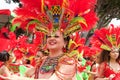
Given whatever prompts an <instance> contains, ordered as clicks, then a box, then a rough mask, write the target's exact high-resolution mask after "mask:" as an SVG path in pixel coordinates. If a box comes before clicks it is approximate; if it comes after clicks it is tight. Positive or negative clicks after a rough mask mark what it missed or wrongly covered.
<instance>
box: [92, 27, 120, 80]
mask: <svg viewBox="0 0 120 80" xmlns="http://www.w3.org/2000/svg"><path fill="white" fill-rule="evenodd" d="M119 35H120V28H119V27H116V28H115V27H114V26H110V27H109V28H102V29H100V30H96V31H95V33H94V36H93V38H92V40H93V42H92V43H93V46H96V47H99V48H100V49H101V50H102V52H101V53H100V58H99V64H100V66H99V68H98V75H97V78H96V79H95V80H119V79H120V50H119V48H120V46H119V43H120V41H119V39H120V37H119Z"/></svg>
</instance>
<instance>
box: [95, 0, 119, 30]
mask: <svg viewBox="0 0 120 80" xmlns="http://www.w3.org/2000/svg"><path fill="white" fill-rule="evenodd" d="M95 11H96V13H97V15H98V17H99V21H98V24H97V28H98V29H100V28H101V27H105V26H107V25H108V24H109V23H110V21H111V20H112V19H113V18H118V19H120V0H97V5H96V9H95Z"/></svg>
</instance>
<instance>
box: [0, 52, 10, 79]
mask: <svg viewBox="0 0 120 80" xmlns="http://www.w3.org/2000/svg"><path fill="white" fill-rule="evenodd" d="M9 63H11V58H10V55H9V53H8V52H7V51H2V52H0V75H3V76H10V75H11V72H10V70H9ZM0 80H3V79H2V78H0Z"/></svg>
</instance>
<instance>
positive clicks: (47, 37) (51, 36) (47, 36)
mask: <svg viewBox="0 0 120 80" xmlns="http://www.w3.org/2000/svg"><path fill="white" fill-rule="evenodd" d="M51 37H55V38H58V37H59V36H47V38H51Z"/></svg>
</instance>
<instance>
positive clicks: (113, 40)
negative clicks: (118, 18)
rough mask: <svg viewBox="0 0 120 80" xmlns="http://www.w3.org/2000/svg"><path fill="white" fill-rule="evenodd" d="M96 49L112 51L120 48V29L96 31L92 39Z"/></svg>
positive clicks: (111, 28)
mask: <svg viewBox="0 0 120 80" xmlns="http://www.w3.org/2000/svg"><path fill="white" fill-rule="evenodd" d="M91 44H92V46H94V47H97V48H100V49H104V50H108V51H111V50H112V49H113V48H117V49H119V48H120V27H114V26H110V27H109V28H101V29H100V30H96V31H95V33H94V35H93V37H92V38H91Z"/></svg>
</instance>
